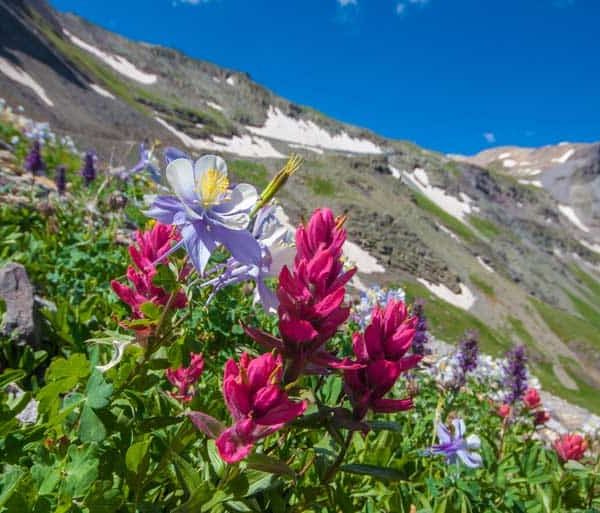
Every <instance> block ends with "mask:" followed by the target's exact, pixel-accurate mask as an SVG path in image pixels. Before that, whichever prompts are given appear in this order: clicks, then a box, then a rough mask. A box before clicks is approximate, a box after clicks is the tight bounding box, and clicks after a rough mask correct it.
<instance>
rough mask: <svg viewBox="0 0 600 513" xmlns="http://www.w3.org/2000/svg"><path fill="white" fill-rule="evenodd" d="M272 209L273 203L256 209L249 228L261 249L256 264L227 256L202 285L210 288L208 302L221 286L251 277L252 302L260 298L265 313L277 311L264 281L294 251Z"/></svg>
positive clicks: (288, 261) (271, 292) (274, 300)
mask: <svg viewBox="0 0 600 513" xmlns="http://www.w3.org/2000/svg"><path fill="white" fill-rule="evenodd" d="M274 209H275V207H273V206H267V207H263V208H262V209H261V210H259V211H258V213H257V215H256V219H255V221H254V226H253V228H252V235H253V236H254V238H255V239H256V240H257V241H258V243H259V245H260V249H261V261H260V265H252V264H243V263H241V262H238V261H237V260H236V259H235V258H233V257H231V258H229V259H228V260H227V262H225V264H222V265H220V266H218V267H217V268H216V270H221V271H222V272H221V274H220V275H219V276H217V277H216V278H213V279H212V280H208V281H206V282H205V283H204V284H203V286H205V287H206V286H212V287H213V292H212V294H211V296H210V298H209V301H210V300H211V299H212V298H213V297H214V295H215V294H216V293H217V292H218V291H219V290H221V289H223V288H225V287H228V286H230V285H234V284H237V283H242V282H244V281H248V280H253V281H254V282H255V283H256V289H255V301H258V300H260V302H261V304H262V305H263V307H264V309H265V310H266V311H267V312H275V311H276V310H277V306H278V304H279V302H278V300H277V296H276V295H275V293H274V292H273V291H272V290H271V289H270V288H269V287H268V285H267V284H266V283H265V280H266V279H267V278H270V277H275V276H277V275H278V274H279V272H280V271H281V269H282V268H283V266H284V265H285V264H288V263H291V261H292V258H293V254H294V251H295V250H294V248H293V247H292V245H291V244H289V243H288V230H287V228H285V227H284V226H282V225H281V224H280V223H279V222H278V221H277V219H276V218H275V215H274Z"/></svg>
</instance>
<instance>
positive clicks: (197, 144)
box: [154, 116, 285, 159]
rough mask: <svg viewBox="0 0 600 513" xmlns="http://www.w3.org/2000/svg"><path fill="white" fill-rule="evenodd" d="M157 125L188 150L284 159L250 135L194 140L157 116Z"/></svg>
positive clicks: (258, 138) (273, 149)
mask: <svg viewBox="0 0 600 513" xmlns="http://www.w3.org/2000/svg"><path fill="white" fill-rule="evenodd" d="M154 119H155V120H156V121H157V122H158V123H160V124H161V125H162V126H164V127H165V128H166V129H167V130H168V131H169V132H171V133H172V134H173V135H174V136H175V137H177V138H178V139H179V140H180V141H181V142H182V143H183V144H184V145H185V146H187V147H188V148H194V149H196V150H208V151H220V152H225V153H233V154H235V155H239V156H240V157H259V158H276V159H279V158H285V155H283V154H282V153H279V152H278V151H277V150H276V149H275V148H273V146H271V144H270V143H269V142H268V141H265V140H264V139H261V138H260V137H253V136H251V135H242V136H235V137H232V138H231V139H228V138H227V137H218V136H213V138H212V140H209V139H194V138H193V137H190V136H189V135H187V134H185V133H184V132H181V131H180V130H177V128H175V127H174V126H171V125H169V123H167V122H166V121H165V120H164V119H161V118H159V117H157V116H155V118H154Z"/></svg>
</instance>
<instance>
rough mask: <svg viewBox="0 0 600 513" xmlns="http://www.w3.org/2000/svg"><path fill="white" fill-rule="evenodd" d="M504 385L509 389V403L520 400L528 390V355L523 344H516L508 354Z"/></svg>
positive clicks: (506, 399) (507, 401) (507, 396)
mask: <svg viewBox="0 0 600 513" xmlns="http://www.w3.org/2000/svg"><path fill="white" fill-rule="evenodd" d="M504 386H505V387H506V389H507V395H506V398H505V402H506V403H507V404H514V403H516V402H517V401H519V400H520V399H521V398H522V397H523V395H524V394H525V391H526V390H527V386H528V385H527V355H526V354H525V348H524V347H523V346H516V347H515V348H513V349H512V350H511V351H509V352H508V353H507V355H506V365H505V366H504Z"/></svg>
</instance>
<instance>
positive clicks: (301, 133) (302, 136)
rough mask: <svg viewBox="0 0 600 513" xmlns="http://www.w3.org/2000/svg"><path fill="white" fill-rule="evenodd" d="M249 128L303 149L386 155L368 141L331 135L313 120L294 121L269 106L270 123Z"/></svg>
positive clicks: (343, 134) (268, 121)
mask: <svg viewBox="0 0 600 513" xmlns="http://www.w3.org/2000/svg"><path fill="white" fill-rule="evenodd" d="M246 128H247V129H248V130H249V131H250V132H252V133H254V134H256V135H260V136H262V137H268V138H270V139H278V140H280V141H285V142H291V143H296V144H301V145H303V146H312V147H315V148H322V149H325V150H337V151H347V152H350V153H374V154H380V153H383V150H382V149H381V148H380V147H379V146H377V145H376V144H374V143H373V142H371V141H369V140H367V139H359V138H356V137H351V136H349V135H348V134H347V133H346V132H341V133H340V134H336V135H331V134H330V133H329V132H328V131H327V130H325V129H323V128H321V127H320V126H319V125H317V124H316V123H314V122H313V121H305V120H302V119H294V118H292V117H290V116H287V115H286V114H284V113H283V112H281V110H279V109H276V108H275V107H273V106H271V107H269V111H268V113H267V120H266V122H265V124H264V125H263V126H262V127H260V128H259V127H255V126H247V127H246Z"/></svg>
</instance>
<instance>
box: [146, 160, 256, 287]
mask: <svg viewBox="0 0 600 513" xmlns="http://www.w3.org/2000/svg"><path fill="white" fill-rule="evenodd" d="M166 178H167V182H168V183H169V185H170V187H171V189H172V190H173V192H174V193H175V197H173V196H156V197H154V198H153V202H152V205H151V207H150V209H149V210H148V211H147V212H146V215H147V216H149V217H153V218H154V219H156V220H157V221H159V222H161V223H163V224H173V225H176V226H178V227H179V231H180V233H181V237H182V240H181V242H180V243H179V244H177V245H176V246H174V248H173V250H172V251H174V250H175V249H176V248H178V247H180V246H181V245H183V246H184V247H185V249H186V251H187V253H188V255H189V257H190V259H191V261H192V264H193V265H194V267H195V268H196V270H197V271H198V273H199V274H200V275H201V276H203V275H204V271H205V269H206V264H207V263H208V260H209V258H210V255H211V254H212V252H213V251H214V250H215V248H216V247H217V245H218V244H222V245H223V246H225V247H226V248H227V249H228V250H229V251H230V253H231V256H232V257H233V258H234V259H235V260H237V261H238V262H240V263H241V264H247V265H256V266H258V265H260V262H261V256H262V255H261V247H260V245H259V243H258V241H257V240H256V239H255V238H254V236H253V235H252V234H251V233H250V232H249V231H248V230H247V227H248V223H249V221H250V216H249V212H250V210H251V209H252V207H253V206H254V205H255V204H256V201H257V199H258V194H257V193H256V189H255V188H254V187H253V186H251V185H248V184H244V183H241V184H238V185H236V186H235V187H233V188H230V187H229V178H228V175H227V165H226V164H225V161H224V160H223V159H222V158H220V157H217V156H215V155H205V156H204V157H201V158H200V159H198V160H197V161H196V162H195V163H194V162H192V160H190V159H188V158H176V159H175V160H172V161H171V162H169V164H168V165H167V170H166Z"/></svg>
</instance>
